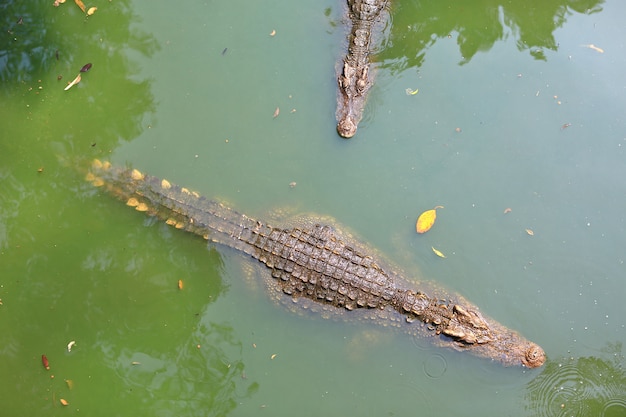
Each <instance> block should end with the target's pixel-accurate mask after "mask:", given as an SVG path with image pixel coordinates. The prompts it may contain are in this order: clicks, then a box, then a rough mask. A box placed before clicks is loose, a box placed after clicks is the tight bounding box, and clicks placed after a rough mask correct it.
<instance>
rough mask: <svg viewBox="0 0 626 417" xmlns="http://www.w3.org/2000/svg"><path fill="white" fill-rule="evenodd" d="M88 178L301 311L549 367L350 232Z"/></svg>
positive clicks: (168, 188) (111, 174)
mask: <svg viewBox="0 0 626 417" xmlns="http://www.w3.org/2000/svg"><path fill="white" fill-rule="evenodd" d="M86 179H87V180H88V181H90V182H91V183H92V184H93V185H94V186H97V187H103V188H104V189H106V190H107V191H108V192H109V193H110V194H112V195H114V196H116V197H117V198H118V199H120V200H122V201H124V202H126V204H127V205H128V206H131V207H134V208H135V210H137V211H140V212H144V213H146V214H148V215H150V216H154V217H156V218H158V219H161V220H163V221H165V223H167V224H168V225H170V226H173V227H175V228H176V229H181V230H185V231H187V232H191V233H193V234H195V235H198V236H201V237H202V238H203V239H205V240H207V241H210V242H215V243H217V244H220V245H224V246H226V247H230V248H233V249H236V250H238V251H240V252H242V253H244V254H246V255H247V256H249V257H251V258H253V259H256V260H257V261H259V262H260V263H261V264H264V265H265V268H262V269H263V270H264V271H265V274H264V275H265V281H266V283H267V284H268V288H269V289H270V290H271V291H273V293H274V294H275V295H276V296H277V298H279V299H281V300H283V301H284V300H288V304H290V305H296V306H298V307H297V308H298V309H300V308H304V309H308V310H311V311H316V310H317V311H318V312H319V311H322V312H325V313H324V314H326V316H328V315H329V314H330V315H333V316H336V317H343V318H345V319H348V318H349V317H355V318H358V319H362V320H367V321H374V322H377V323H379V324H382V325H384V326H393V327H397V328H399V329H401V330H403V331H404V332H406V333H408V334H410V335H414V336H423V335H426V336H428V337H430V338H431V339H432V340H433V342H434V343H435V344H436V345H439V346H444V347H450V348H453V349H456V350H460V351H467V352H471V353H473V354H475V355H477V356H480V357H484V358H489V359H491V360H493V361H497V362H500V363H502V364H503V365H505V366H515V365H519V366H524V367H528V368H536V367H539V366H541V365H542V364H543V363H544V362H545V360H546V355H545V353H544V351H543V350H542V348H541V347H540V346H538V345H537V344H535V343H533V342H530V341H528V340H526V339H525V338H524V337H522V336H520V335H519V334H518V333H516V332H514V331H512V330H510V329H508V328H506V327H505V326H504V325H502V324H500V323H498V322H496V321H495V320H492V319H490V318H488V317H486V316H484V315H483V314H482V313H480V311H479V309H478V307H476V306H475V305H473V304H471V303H470V302H469V301H467V300H465V299H464V298H463V297H462V296H460V295H455V294H450V293H442V294H443V295H442V294H436V295H435V294H433V293H430V294H429V293H428V292H427V291H422V290H420V289H417V283H415V282H411V281H409V280H407V279H405V278H403V277H402V275H401V274H400V273H397V272H395V270H394V269H393V268H386V267H383V266H380V265H381V260H382V261H384V259H382V258H381V259H380V260H376V259H375V258H374V257H373V256H371V255H370V254H371V253H373V251H372V250H371V249H368V248H367V247H366V246H364V245H362V244H361V243H360V242H359V241H358V240H356V239H354V238H352V237H351V235H348V234H346V233H344V232H342V231H341V228H340V227H333V226H331V225H329V224H326V223H323V222H320V221H318V220H319V219H316V218H312V219H311V221H307V222H300V224H299V225H296V226H294V227H274V226H270V225H269V224H266V223H265V222H262V221H259V220H255V219H253V218H250V217H248V216H246V215H244V214H240V213H238V212H236V211H235V210H233V209H231V208H229V207H227V206H226V205H225V204H223V203H221V202H217V201H212V200H209V199H207V198H205V197H202V196H200V195H199V194H198V193H196V192H194V191H190V190H188V189H187V188H183V187H180V186H177V185H175V184H172V183H170V182H169V181H167V180H164V179H158V178H156V177H153V176H150V175H147V174H144V173H142V172H140V171H138V170H136V169H130V168H121V167H115V166H112V165H111V164H110V163H109V162H101V161H99V160H94V161H93V163H92V166H91V169H90V170H89V172H88V174H87V177H86ZM268 272H269V273H268ZM316 307H320V308H319V309H316Z"/></svg>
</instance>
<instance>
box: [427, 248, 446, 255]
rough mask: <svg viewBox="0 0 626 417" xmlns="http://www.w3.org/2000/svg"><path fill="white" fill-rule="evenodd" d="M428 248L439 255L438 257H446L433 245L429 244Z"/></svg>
mask: <svg viewBox="0 0 626 417" xmlns="http://www.w3.org/2000/svg"><path fill="white" fill-rule="evenodd" d="M430 248H431V249H432V250H433V252H435V255H437V256H438V257H440V258H445V257H446V255H444V254H443V253H441V251H438V250H437V249H435V247H434V246H431V247H430Z"/></svg>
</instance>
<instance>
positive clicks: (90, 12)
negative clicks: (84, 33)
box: [87, 7, 98, 16]
mask: <svg viewBox="0 0 626 417" xmlns="http://www.w3.org/2000/svg"><path fill="white" fill-rule="evenodd" d="M96 10H98V8H97V7H90V8H89V10H87V16H91V15H92V14H94V13H95V12H96Z"/></svg>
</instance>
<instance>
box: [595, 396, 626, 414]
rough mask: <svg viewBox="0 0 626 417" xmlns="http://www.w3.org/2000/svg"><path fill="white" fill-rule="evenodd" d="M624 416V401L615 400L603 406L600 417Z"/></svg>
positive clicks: (625, 410) (625, 404)
mask: <svg viewBox="0 0 626 417" xmlns="http://www.w3.org/2000/svg"><path fill="white" fill-rule="evenodd" d="M622 416H626V399H623V398H615V399H612V400H610V401H609V402H607V403H606V405H605V406H604V409H603V410H602V413H601V414H600V417H622Z"/></svg>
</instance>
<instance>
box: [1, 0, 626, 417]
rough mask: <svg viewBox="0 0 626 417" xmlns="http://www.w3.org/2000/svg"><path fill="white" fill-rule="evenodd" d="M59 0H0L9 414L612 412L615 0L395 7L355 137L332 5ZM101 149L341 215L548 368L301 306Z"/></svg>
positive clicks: (194, 184) (617, 122) (618, 100)
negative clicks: (149, 208)
mask: <svg viewBox="0 0 626 417" xmlns="http://www.w3.org/2000/svg"><path fill="white" fill-rule="evenodd" d="M51 3H52V1H45V2H44V1H31V2H24V3H21V2H4V4H3V6H2V9H1V10H2V14H0V19H2V22H3V37H2V39H1V40H0V42H1V43H0V79H1V80H2V83H1V84H0V86H1V92H0V120H1V121H2V136H1V140H0V181H1V182H0V300H1V301H2V305H1V306H0V334H2V339H0V340H2V343H1V344H0V370H1V372H2V375H3V378H2V382H0V387H1V389H0V404H1V405H0V415H7V416H15V415H61V414H76V415H79V414H82V415H92V416H118V415H119V416H122V415H124V416H126V415H134V416H142V415H146V416H155V415H156V416H182V415H184V416H188V415H189V416H195V415H197V416H207V415H216V416H222V415H232V416H257V415H261V414H267V415H273V416H283V415H284V416H292V415H294V414H297V415H302V416H319V415H328V416H346V415H363V416H381V415H401V416H404V415H418V416H432V415H461V416H486V415H498V416H502V415H506V416H592V415H593V416H596V415H603V416H606V417H613V416H619V415H624V413H625V411H624V410H625V409H626V389H625V388H624V387H625V386H626V375H625V373H624V368H623V367H624V360H623V353H624V348H623V344H624V343H625V342H626V329H625V326H626V321H625V319H624V312H625V309H624V303H623V299H624V295H625V294H626V283H625V281H624V277H625V276H626V274H625V272H626V271H625V266H624V256H625V255H624V247H625V246H626V234H625V227H626V224H625V217H624V216H625V215H624V213H626V182H625V180H624V178H626V164H625V163H624V160H625V158H626V152H625V150H624V148H626V114H625V113H624V109H626V99H624V94H623V91H624V87H625V86H626V76H624V74H625V73H626V58H625V57H626V51H625V46H624V42H623V39H624V38H625V37H626V30H625V29H624V25H623V18H622V17H623V16H624V13H626V7H625V6H624V4H623V2H622V1H620V0H609V1H604V2H602V1H592V0H588V1H583V2H580V1H564V0H553V1H549V2H546V1H541V2H540V1H526V2H523V6H520V5H519V4H522V3H519V2H518V3H519V4H518V3H515V2H508V1H500V2H499V1H494V0H481V1H472V2H469V1H445V0H438V1H415V0H411V1H404V0H397V1H395V2H392V7H391V9H390V17H391V18H390V22H391V23H390V25H388V26H387V27H385V28H384V34H383V36H382V39H381V41H380V43H381V46H380V53H379V54H378V56H377V64H376V68H377V71H376V84H375V86H374V88H373V89H372V90H371V95H370V98H369V101H368V105H367V107H366V111H365V115H364V120H363V122H362V123H361V126H360V129H359V132H358V134H357V136H355V137H354V138H353V139H351V140H349V141H345V140H341V139H339V138H338V136H337V135H336V133H335V131H334V126H335V118H334V112H335V100H336V83H335V80H334V77H335V72H334V71H335V65H336V61H337V59H338V57H339V56H340V55H341V54H342V53H343V51H344V46H343V43H342V42H345V35H346V29H345V26H344V23H345V21H344V18H343V4H342V3H340V2H339V1H338V0H323V1H313V0H305V1H301V2H289V1H266V2H253V1H250V2H243V1H230V2H215V1H207V2H201V1H190V2H184V3H180V2H170V3H164V4H159V5H158V6H157V5H154V4H153V3H152V2H134V3H131V2H129V1H123V0H116V1H111V2H108V1H104V0H102V1H99V2H97V3H96V2H94V4H87V6H88V7H91V6H97V7H98V10H97V12H96V13H95V14H94V15H93V16H91V17H89V18H85V17H84V16H83V14H82V13H81V11H80V9H79V8H78V7H76V5H75V4H74V3H73V2H72V1H71V0H68V1H67V2H66V3H65V4H63V5H61V6H60V7H58V8H57V7H53V6H52V5H51ZM20 17H21V20H20ZM18 20H19V23H18ZM274 30H275V35H274V36H270V33H271V32H272V31H274ZM591 44H593V45H595V46H596V47H597V48H601V50H602V51H603V52H600V50H598V49H593V48H590V47H588V45H591ZM57 52H58V59H57V57H56V55H57ZM88 62H91V63H92V64H93V67H92V69H91V70H90V71H89V72H86V73H84V74H82V75H83V76H82V81H81V82H80V83H79V84H78V85H76V86H75V87H73V88H72V89H70V90H69V91H63V88H64V87H65V85H66V84H67V82H68V81H71V80H72V79H73V78H74V77H75V76H76V75H77V74H78V71H79V69H80V68H81V67H82V66H83V65H84V64H86V63H88ZM58 76H62V79H61V80H58V79H57V78H58ZM407 88H411V89H419V93H417V94H415V95H407V94H406V93H405V90H406V89H407ZM277 107H279V109H280V114H279V115H278V117H276V118H273V114H274V111H275V109H276V108H277ZM457 128H458V130H459V131H457ZM94 157H98V158H101V159H109V160H112V161H113V162H114V163H116V164H122V165H123V164H128V165H131V166H133V167H137V168H139V169H141V170H144V171H146V172H150V173H151V174H154V175H157V176H162V177H167V178H168V179H169V180H171V181H175V182H177V183H180V184H183V185H185V186H188V187H189V188H192V189H195V190H197V191H198V192H200V193H202V194H204V195H207V196H210V197H213V196H215V197H219V198H221V199H223V200H226V201H228V202H230V203H231V204H232V205H233V206H235V207H236V208H238V209H239V210H240V211H243V212H245V213H248V214H250V215H252V216H256V217H259V218H266V217H268V216H276V214H275V211H276V210H286V211H288V212H291V213H302V212H315V213H319V214H323V215H330V216H333V217H334V218H336V219H337V220H338V221H339V222H340V223H341V224H343V225H345V226H346V227H347V228H348V229H349V230H352V231H353V232H355V233H356V234H358V235H359V236H360V237H361V238H362V239H363V240H365V241H367V242H369V243H370V244H371V245H372V246H374V247H376V248H377V249H379V250H380V252H382V253H384V254H385V255H386V256H387V257H388V258H389V259H390V260H391V261H393V262H394V263H396V264H397V265H399V267H401V268H402V269H404V270H405V271H408V272H409V273H410V275H411V277H412V278H416V279H427V280H433V281H436V282H438V283H440V284H442V285H444V286H446V287H447V288H449V289H451V290H453V291H457V292H459V293H461V294H463V295H464V296H466V297H467V298H468V299H470V300H471V301H473V302H474V303H475V304H477V305H479V306H480V307H481V308H482V310H483V311H484V312H485V313H486V314H488V315H489V316H491V317H494V318H495V319H496V320H498V321H499V322H501V323H504V324H506V325H507V326H509V327H511V328H514V329H516V330H518V331H520V332H521V333H522V334H524V335H525V336H526V337H528V338H529V339H531V340H533V341H535V342H537V343H539V344H540V345H541V346H542V347H543V348H544V349H545V350H546V352H547V354H548V362H547V363H546V365H545V366H544V367H543V368H540V369H536V370H531V371H528V370H523V369H519V368H518V369H515V368H502V367H501V366H499V365H497V364H492V363H490V362H489V361H486V360H484V359H479V358H474V357H471V356H468V355H464V354H462V353H457V352H453V351H448V350H442V349H439V348H436V347H433V346H431V345H429V344H428V343H427V342H426V341H423V340H411V339H410V338H408V337H405V336H402V335H398V334H395V333H393V332H389V331H387V329H385V328H377V327H376V326H365V325H362V324H353V323H341V322H333V321H326V320H323V319H320V318H315V317H301V316H299V315H293V314H291V313H289V312H287V311H285V310H284V309H282V308H281V307H280V306H276V305H274V304H273V303H272V302H271V301H270V300H269V299H268V297H267V295H266V293H265V292H264V289H263V287H262V285H261V284H260V280H256V281H255V280H254V277H255V276H257V275H258V274H259V273H261V272H260V271H259V270H257V269H251V268H250V265H251V264H250V263H249V262H248V261H247V260H246V258H244V257H241V256H239V255H238V254H235V253H233V252H231V251H228V250H223V249H221V248H215V247H209V248H208V249H207V248H206V246H205V245H203V243H202V241H201V240H198V239H195V238H193V237H191V236H188V235H185V234H184V233H178V232H177V231H175V230H173V229H170V228H168V227H166V226H165V225H161V224H157V223H155V222H154V221H152V220H150V219H147V218H145V217H143V216H142V215H141V214H139V213H136V212H133V211H132V210H129V209H128V208H127V207H125V206H124V205H123V204H121V203H119V202H118V201H116V200H114V199H112V198H110V197H108V196H106V195H104V194H103V193H101V192H100V191H98V190H94V189H92V188H91V187H90V186H89V185H88V184H87V183H86V182H85V181H84V180H83V178H82V177H83V176H82V174H81V173H80V172H78V171H77V170H76V169H74V167H73V166H74V165H77V164H80V163H81V162H84V161H88V160H90V159H91V158H94ZM291 182H295V183H296V186H295V187H290V183H291ZM435 205H443V206H445V209H443V210H439V212H438V219H437V223H436V225H435V226H434V228H433V229H432V230H431V231H429V232H428V233H427V234H425V235H417V234H416V233H415V231H414V225H415V219H416V218H417V216H418V215H419V213H420V212H422V211H424V210H427V209H430V208H432V207H434V206H435ZM506 208H511V211H510V212H509V213H507V214H504V211H505V209H506ZM525 229H530V230H532V231H533V232H534V235H533V236H529V235H528V234H527V232H526V231H525ZM431 246H434V247H436V248H437V249H439V250H440V251H442V252H443V253H445V254H446V256H447V257H446V258H445V259H441V258H438V257H436V256H435V255H434V254H433V253H432V251H431ZM178 280H182V281H183V284H184V288H183V289H182V290H179V289H178V288H177V282H178ZM70 341H75V342H76V345H75V346H74V347H73V348H72V350H71V352H68V349H67V345H68V343H69V342H70ZM42 354H45V355H46V356H47V357H48V359H49V362H50V367H51V369H50V370H49V371H46V370H45V369H44V368H43V366H42V364H41V355H42ZM274 355H276V356H274ZM272 358H273V359H272ZM133 363H135V364H133ZM65 380H71V381H72V383H71V384H72V389H70V388H69V387H68V384H67V383H66V382H65ZM61 398H63V399H65V400H67V401H68V402H69V405H68V406H67V407H63V406H62V405H61V404H60V401H59V400H60V399H61Z"/></svg>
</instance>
